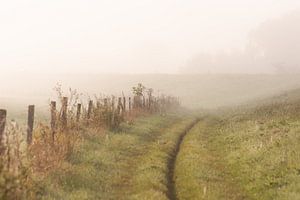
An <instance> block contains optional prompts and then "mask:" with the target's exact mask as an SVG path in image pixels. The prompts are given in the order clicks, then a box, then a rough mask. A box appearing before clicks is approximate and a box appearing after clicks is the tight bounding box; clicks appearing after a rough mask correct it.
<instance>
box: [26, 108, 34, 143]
mask: <svg viewBox="0 0 300 200" xmlns="http://www.w3.org/2000/svg"><path fill="white" fill-rule="evenodd" d="M33 123H34V105H30V106H28V120H27V144H28V145H30V144H31V143H32V132H33Z"/></svg>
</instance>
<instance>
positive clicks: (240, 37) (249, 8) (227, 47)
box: [0, 0, 300, 73]
mask: <svg viewBox="0 0 300 200" xmlns="http://www.w3.org/2000/svg"><path fill="white" fill-rule="evenodd" d="M299 6H300V2H299V1H298V0H278V1H273V0H243V1H239V0H227V1H222V0H211V1H207V0H176V1H174V0H164V1H161V0H128V1H122V0H111V1H93V0H91V1H83V0H61V1H38V0H28V1H22V0H11V1H1V3H0V23H1V31H0V44H1V48H0V49H1V50H0V67H1V69H2V71H4V72H6V71H10V72H16V71H17V72H46V73H70V72H73V73H178V72H181V71H185V72H189V71H188V70H184V69H186V68H187V67H190V65H191V60H194V59H195V57H196V56H197V55H199V54H200V57H201V55H206V54H209V55H211V54H213V55H217V57H221V59H225V60H226V59H229V60H230V58H227V57H228V55H227V54H229V55H231V54H232V53H233V54H238V55H234V56H236V57H237V58H238V60H240V59H242V60H243V59H249V58H248V57H247V56H248V52H247V53H246V54H247V56H246V58H245V55H244V51H246V50H245V49H246V48H247V47H248V45H249V42H250V40H252V39H253V40H255V42H256V43H255V44H257V45H262V46H263V47H264V48H265V47H266V48H267V46H268V48H269V47H271V48H272V46H270V45H271V44H274V43H273V42H275V44H277V42H278V40H277V39H281V38H276V37H277V36H276V35H275V36H274V37H273V36H271V37H272V39H274V40H272V41H271V40H268V38H269V34H276V33H275V32H273V30H272V27H273V28H275V29H276V26H277V28H279V29H280V30H282V29H281V28H280V27H286V26H285V25H286V23H285V22H286V21H287V22H288V23H287V24H295V26H293V27H291V28H296V27H297V25H296V24H297V22H296V20H297V19H294V18H295V17H296V18H297V16H296V15H297V14H295V16H294V17H293V16H290V17H285V19H282V18H284V17H282V16H285V15H287V13H290V12H293V10H294V9H295V8H297V7H299ZM276 19H277V21H276ZM268 20H271V21H272V20H274V22H273V23H274V25H271V24H272V22H269V25H268V22H266V21H268ZM280 20H285V22H284V23H282V22H280ZM262 23H263V24H262ZM266 23H267V24H266ZM269 26H271V27H269ZM255 30H256V31H255ZM252 31H254V32H256V34H254V36H253V37H252V33H251V32H252ZM282 31H283V32H282V33H284V30H282ZM286 31H293V29H289V30H286ZM278 34H279V33H278ZM295 35H297V34H296V33H295ZM250 36H251V37H250ZM285 36H290V35H284V36H282V37H285ZM264 37H267V38H264ZM279 37H281V36H279ZM289 39H295V37H293V38H289ZM267 42H271V43H270V44H267ZM293 42H294V41H292V40H291V42H288V43H286V46H288V45H293ZM250 45H251V44H250ZM294 45H295V43H294ZM297 45H298V44H297ZM286 46H285V47H286ZM298 46H299V45H298ZM235 52H238V53H235ZM219 54H220V55H219ZM241 54H242V55H241ZM270 56H271V57H272V56H273V57H274V56H275V57H276V55H270ZM204 57H205V56H204ZM222 57H225V58H222ZM229 57H230V56H229ZM270 59H272V58H270ZM200 60H201V59H200ZM204 60H205V59H204ZM204 62H206V61H204ZM221 62H222V61H221ZM239 62H240V61H239ZM218 65H219V63H218ZM228 65H231V62H230V61H229V63H228ZM192 67H193V66H192ZM239 67H240V68H238V67H228V66H224V64H223V65H219V66H218V69H210V68H211V67H210V66H205V65H204V66H202V68H203V69H201V70H199V71H200V72H210V71H211V72H225V73H226V72H227V71H228V72H237V73H240V72H249V71H251V70H249V69H248V66H239ZM219 68H220V69H219ZM232 68H233V69H232ZM236 68H238V69H236ZM252 71H253V70H252ZM261 71H262V72H265V71H266V70H265V69H263V70H255V72H261Z"/></svg>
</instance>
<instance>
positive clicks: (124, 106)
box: [123, 97, 126, 112]
mask: <svg viewBox="0 0 300 200" xmlns="http://www.w3.org/2000/svg"><path fill="white" fill-rule="evenodd" d="M125 111H126V98H125V97H123V112H125Z"/></svg>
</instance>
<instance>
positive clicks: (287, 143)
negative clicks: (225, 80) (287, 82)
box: [175, 90, 300, 200]
mask: <svg viewBox="0 0 300 200" xmlns="http://www.w3.org/2000/svg"><path fill="white" fill-rule="evenodd" d="M299 94H300V92H299V91H298V90H296V91H293V92H290V93H286V94H284V95H280V96H277V97H276V98H273V99H272V100H270V99H266V100H263V101H261V102H259V105H258V104H255V106H254V105H253V106H250V107H246V106H244V107H241V108H240V109H236V110H230V111H227V112H224V113H223V115H218V116H217V117H207V118H206V119H205V120H203V121H201V122H200V123H198V124H197V125H196V126H195V127H194V128H193V129H192V130H191V131H190V132H189V133H188V134H187V136H186V137H185V140H184V142H183V144H182V145H181V151H180V152H179V155H178V159H177V162H176V169H175V177H176V181H175V183H176V193H177V197H178V199H216V200H217V199H280V200H293V199H300V192H299V188H300V185H299V183H300V176H299V169H300V164H299V163H300V153H299V152H300V136H299V131H300V119H299V112H300V98H299V97H300V95H299Z"/></svg>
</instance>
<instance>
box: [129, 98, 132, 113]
mask: <svg viewBox="0 0 300 200" xmlns="http://www.w3.org/2000/svg"><path fill="white" fill-rule="evenodd" d="M131 109H132V106H131V97H129V98H128V111H129V113H130V112H131Z"/></svg>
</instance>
